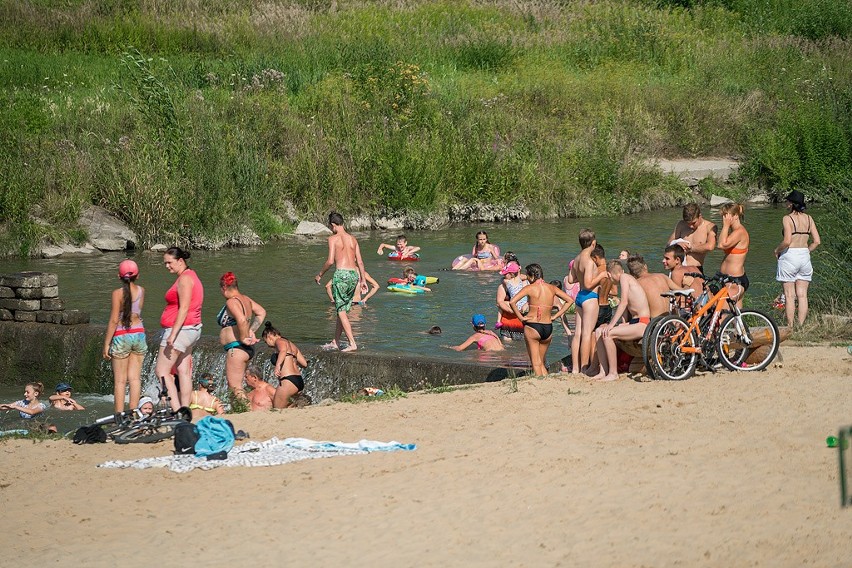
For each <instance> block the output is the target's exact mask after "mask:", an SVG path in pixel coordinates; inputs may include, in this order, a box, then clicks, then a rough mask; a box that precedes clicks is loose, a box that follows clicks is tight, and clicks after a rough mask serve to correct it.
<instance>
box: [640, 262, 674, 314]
mask: <svg viewBox="0 0 852 568" xmlns="http://www.w3.org/2000/svg"><path fill="white" fill-rule="evenodd" d="M636 281H637V282H638V284H639V286H641V287H642V289H643V290H644V291H645V299H646V301H647V303H648V308H649V309H650V317H652V318H654V317H657V316H660V315H663V314H666V313H668V311H669V301H668V300H667V299H666V298H663V297H662V296H660V294H662V293H663V292H667V291H669V290H670V289H671V287H672V286H671V285H669V282H672V280H671V279H670V278H668V277H667V276H665V275H663V274H655V273H651V272H646V273H645V274H643V275H642V276H640V277H639V278H638V279H636ZM673 284H674V283H673V282H672V285H673Z"/></svg>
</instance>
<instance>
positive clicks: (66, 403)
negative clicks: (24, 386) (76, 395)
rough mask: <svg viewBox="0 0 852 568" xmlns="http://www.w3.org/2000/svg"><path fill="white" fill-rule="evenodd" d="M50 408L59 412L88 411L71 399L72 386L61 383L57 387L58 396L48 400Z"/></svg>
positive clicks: (53, 395)
mask: <svg viewBox="0 0 852 568" xmlns="http://www.w3.org/2000/svg"><path fill="white" fill-rule="evenodd" d="M48 400H49V401H50V406H51V407H52V408H55V409H57V410H86V408H85V407H84V406H83V405H82V404H80V403H78V402H77V401H76V400H74V399H73V398H71V385H69V384H68V383H59V384H58V385H56V394H52V395H50V397H49V398H48Z"/></svg>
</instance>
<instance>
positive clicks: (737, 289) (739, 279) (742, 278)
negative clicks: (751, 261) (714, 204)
mask: <svg viewBox="0 0 852 568" xmlns="http://www.w3.org/2000/svg"><path fill="white" fill-rule="evenodd" d="M720 213H721V214H722V230H721V232H720V233H719V245H718V248H720V249H722V250H723V251H724V252H725V258H724V259H722V266H720V267H719V272H721V273H722V274H724V275H726V276H728V277H729V278H730V281H731V282H730V284H728V285H727V286H728V293H729V294H730V295H731V297H732V298H736V300H737V306H739V307H742V305H743V296H745V293H746V290H748V285H749V281H748V276H746V273H745V259H746V254H747V253H748V245H749V242H750V238H749V235H748V231H747V230H746V228H745V227H744V226H743V223H742V220H743V219H744V218H745V212H744V210H743V206H742V205H740V204H739V203H726V204H725V205H723V206H722V209H721V211H720Z"/></svg>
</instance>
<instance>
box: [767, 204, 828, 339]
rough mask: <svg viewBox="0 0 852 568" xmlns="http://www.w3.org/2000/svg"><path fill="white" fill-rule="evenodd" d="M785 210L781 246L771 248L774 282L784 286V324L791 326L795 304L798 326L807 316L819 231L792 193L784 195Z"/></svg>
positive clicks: (803, 206) (794, 314)
mask: <svg viewBox="0 0 852 568" xmlns="http://www.w3.org/2000/svg"><path fill="white" fill-rule="evenodd" d="M787 210H788V211H789V213H788V214H787V215H784V219H783V220H782V231H781V235H782V239H781V243H780V244H779V245H778V246H777V247H775V258H777V259H778V273H777V275H776V276H775V279H776V280H778V282H781V285H782V286H783V287H784V297H785V300H786V302H785V306H784V307H785V309H786V315H787V325H788V326H789V327H793V323H794V321H795V318H794V316H796V314H797V310H796V304H797V303H798V321H799V324H803V323H805V318H806V317H808V285H809V284H810V283H811V278H812V277H813V273H814V269H813V266H811V253H812V252H813V250H814V249H815V248H817V247H818V246H819V243H820V239H819V231H817V227H816V223H814V220H813V217H811V216H810V215H808V214H807V213H805V196H804V195H803V194H802V192H801V191H793V192H791V193H790V195H788V196H787Z"/></svg>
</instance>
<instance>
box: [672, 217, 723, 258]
mask: <svg viewBox="0 0 852 568" xmlns="http://www.w3.org/2000/svg"><path fill="white" fill-rule="evenodd" d="M717 232H718V229H717V228H716V225H715V224H714V223H713V222H712V221H707V220H706V219H704V217H702V216H701V208H700V207H698V204H697V203H689V204H687V205H684V206H683V220H682V221H678V223H677V226H675V229H674V231H673V232H672V234H671V236H669V244H670V245H680V246H681V247H682V248H683V250H684V252H686V260H685V261H684V265H686V266H689V267H690V268H693V269H696V270H698V272H701V273H702V274H703V273H704V269H703V267H704V257H705V256H707V253H708V252H710V251H711V250H713V249H714V248H716V234H717Z"/></svg>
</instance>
